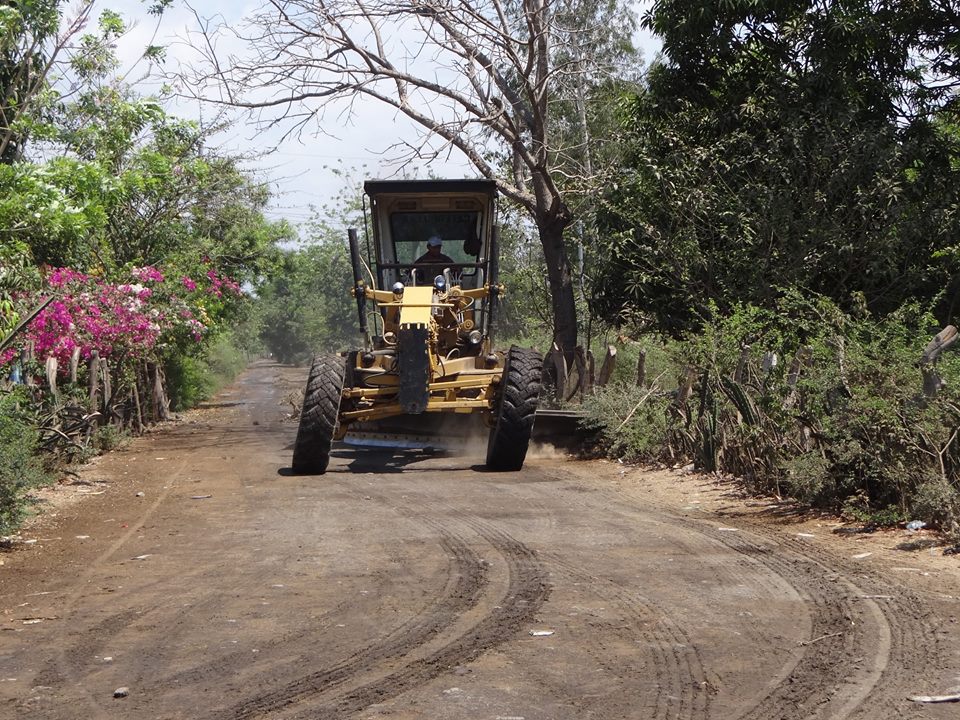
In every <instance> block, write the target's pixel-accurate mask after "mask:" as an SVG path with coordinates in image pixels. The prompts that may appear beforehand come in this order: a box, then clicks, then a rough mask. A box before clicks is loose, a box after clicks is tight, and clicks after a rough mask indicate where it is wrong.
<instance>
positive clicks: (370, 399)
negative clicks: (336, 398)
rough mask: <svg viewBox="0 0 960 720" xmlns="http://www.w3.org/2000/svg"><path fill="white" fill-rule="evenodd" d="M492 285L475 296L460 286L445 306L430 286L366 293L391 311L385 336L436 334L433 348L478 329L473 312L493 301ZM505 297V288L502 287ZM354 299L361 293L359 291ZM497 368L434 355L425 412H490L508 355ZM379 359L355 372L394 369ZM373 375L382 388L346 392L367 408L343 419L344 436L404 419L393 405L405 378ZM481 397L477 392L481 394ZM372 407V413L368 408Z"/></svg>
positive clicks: (345, 413)
mask: <svg viewBox="0 0 960 720" xmlns="http://www.w3.org/2000/svg"><path fill="white" fill-rule="evenodd" d="M490 290H491V287H490V285H485V286H484V287H482V288H475V289H470V290H464V289H461V288H460V287H459V286H454V287H452V288H450V289H449V290H448V291H447V292H446V293H444V294H443V295H441V298H440V301H439V302H438V301H436V300H435V299H434V293H435V290H434V288H433V287H432V286H430V285H421V286H408V287H405V288H404V290H403V292H402V293H394V292H393V291H391V290H375V289H373V288H370V287H363V294H364V296H365V297H366V298H367V299H368V300H371V301H373V302H374V303H375V304H376V305H377V307H378V308H379V309H385V310H386V313H385V315H384V318H383V320H384V335H385V336H386V335H387V333H398V332H399V331H400V329H401V328H404V327H427V328H429V330H430V338H431V345H432V346H436V344H437V343H438V342H441V343H442V342H449V339H450V338H453V339H455V338H456V335H457V332H458V331H460V330H462V329H467V330H469V329H472V328H474V327H475V325H474V317H473V312H474V311H473V306H474V305H475V303H476V301H477V300H479V299H483V298H486V297H488V296H489V295H490ZM498 290H499V291H500V292H501V293H502V292H503V287H502V286H498ZM353 292H354V294H355V295H356V293H357V292H359V290H358V289H354V291H353ZM489 353H490V349H489V347H488V346H487V345H486V344H485V346H484V347H483V348H482V352H481V355H482V356H483V355H488V354H489ZM496 355H497V358H498V361H497V364H496V365H495V366H493V367H489V366H486V365H484V366H481V365H482V364H483V361H482V360H481V359H480V357H478V356H472V355H471V356H466V357H456V358H442V357H440V356H438V355H436V354H434V353H431V354H430V376H431V378H432V381H431V382H430V384H429V386H428V393H429V396H428V400H427V405H426V408H425V409H424V412H427V413H444V412H449V413H474V412H477V411H478V410H480V411H489V410H490V409H491V406H492V402H493V398H494V390H495V386H496V385H497V384H498V383H499V382H500V376H501V374H502V372H503V357H502V353H497V354H496ZM383 363H384V361H383V360H382V359H381V358H380V357H379V356H378V358H377V359H376V360H375V361H374V365H372V366H370V367H363V366H362V365H360V364H359V360H358V364H357V366H356V367H355V372H357V373H358V374H360V376H361V377H362V374H363V373H364V372H365V371H373V372H375V373H376V371H378V370H386V369H387V367H388V366H386V365H385V364H383ZM388 373H389V371H387V372H384V373H382V374H381V373H377V374H373V375H372V376H371V377H370V378H369V379H367V380H364V382H367V383H369V384H371V385H376V387H348V388H344V390H343V398H344V399H345V400H346V399H349V400H353V401H355V402H356V404H358V405H361V407H359V408H357V409H353V410H348V411H341V413H340V427H339V428H338V435H339V436H341V437H342V436H343V435H344V434H345V433H346V432H347V427H346V426H347V425H350V424H353V423H359V422H369V421H374V420H383V419H385V418H389V417H393V416H395V415H402V414H403V410H402V409H401V407H400V404H399V403H398V402H391V401H390V398H392V397H395V396H396V395H397V393H398V392H399V388H400V378H399V377H398V376H397V375H395V374H388ZM478 390H479V392H476V391H478ZM464 392H470V393H471V394H475V395H476V396H475V397H462V396H461V394H462V393H464ZM363 405H366V407H363Z"/></svg>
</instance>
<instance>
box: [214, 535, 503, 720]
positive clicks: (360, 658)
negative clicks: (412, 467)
mask: <svg viewBox="0 0 960 720" xmlns="http://www.w3.org/2000/svg"><path fill="white" fill-rule="evenodd" d="M438 541H439V543H440V546H441V547H442V548H443V551H444V552H445V554H446V555H447V556H448V557H450V558H451V560H450V566H449V568H448V571H447V575H448V577H449V578H450V580H449V582H448V584H447V587H446V588H445V589H444V592H443V594H442V596H441V597H439V598H438V599H437V600H436V601H435V603H434V604H433V605H431V606H429V607H428V608H426V609H425V610H424V611H423V612H421V613H420V614H418V615H417V616H416V617H414V618H412V619H411V620H410V621H408V622H407V623H404V624H403V625H401V626H399V627H398V628H396V629H395V630H393V631H391V632H390V633H389V634H388V635H387V636H386V637H385V638H384V639H383V640H382V641H380V642H378V643H373V644H371V645H368V646H366V647H364V648H363V649H361V650H359V651H358V652H356V653H355V654H353V655H351V656H350V657H348V658H346V659H344V660H342V661H340V662H339V663H337V664H335V665H333V666H331V667H329V668H325V669H323V670H319V671H317V672H314V673H310V674H308V675H306V676H303V677H299V678H297V679H295V680H293V681H292V682H289V683H286V684H285V685H284V686H282V687H279V688H276V689H274V690H271V691H270V692H267V693H265V694H262V695H259V696H257V697H255V698H251V699H249V700H246V701H244V702H241V703H239V704H237V705H235V706H233V707H231V708H229V709H227V710H225V711H223V712H220V713H217V714H215V715H214V717H218V718H238V719H239V718H255V717H260V716H264V715H270V716H272V717H273V716H275V713H277V712H280V711H284V710H289V709H291V708H292V707H293V706H295V705H299V704H303V703H307V702H310V701H314V700H315V699H316V698H318V697H322V696H325V695H328V694H331V693H335V692H336V691H337V690H338V688H342V686H343V685H345V684H348V683H349V682H351V681H352V680H354V679H355V678H356V677H357V676H361V675H362V674H364V673H366V672H369V671H370V669H371V668H376V667H378V666H382V665H389V664H390V663H393V662H396V661H397V660H398V659H400V658H402V657H403V656H404V655H406V654H408V653H409V652H410V651H411V650H413V649H415V648H417V647H419V646H421V645H423V644H424V643H426V642H428V641H429V640H430V639H431V638H433V637H435V636H436V635H438V634H440V633H442V632H443V630H444V628H446V627H447V626H449V625H450V624H452V623H453V622H454V621H455V619H456V618H457V617H458V616H459V615H460V614H462V613H463V612H465V611H466V610H468V609H470V608H472V607H474V606H476V605H477V604H478V603H479V602H480V598H481V596H482V595H483V591H484V589H485V587H486V585H487V579H486V567H485V565H484V563H483V562H482V561H481V559H480V557H479V556H478V555H477V554H476V552H475V551H474V550H473V549H471V548H470V546H469V545H468V544H467V543H466V542H465V541H464V540H463V539H461V538H459V537H457V536H456V535H454V534H451V533H446V532H443V533H441V534H440V535H439V540H438ZM375 685H376V683H374V686H375ZM367 687H369V684H368V686H367ZM361 690H362V688H361ZM370 694H371V693H370V692H367V693H362V692H360V691H359V690H353V691H349V692H348V693H347V696H350V695H356V696H358V697H359V696H366V695H370ZM372 694H374V695H375V694H376V693H372ZM368 704H369V703H368ZM311 717H317V715H316V714H315V712H314V711H311Z"/></svg>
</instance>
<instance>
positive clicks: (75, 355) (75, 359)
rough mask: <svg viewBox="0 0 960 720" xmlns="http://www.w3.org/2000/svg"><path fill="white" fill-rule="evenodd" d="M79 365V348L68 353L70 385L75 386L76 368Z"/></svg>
mask: <svg viewBox="0 0 960 720" xmlns="http://www.w3.org/2000/svg"><path fill="white" fill-rule="evenodd" d="M79 365H80V348H79V347H75V348H74V349H73V352H72V353H70V384H71V385H76V384H77V367H78V366H79Z"/></svg>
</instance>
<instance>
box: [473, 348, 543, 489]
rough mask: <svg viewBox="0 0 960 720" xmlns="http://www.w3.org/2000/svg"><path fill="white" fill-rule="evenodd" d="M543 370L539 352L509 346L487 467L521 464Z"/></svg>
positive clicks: (512, 467)
mask: <svg viewBox="0 0 960 720" xmlns="http://www.w3.org/2000/svg"><path fill="white" fill-rule="evenodd" d="M542 372H543V357H542V356H541V355H540V353H538V352H537V351H536V350H528V349H526V348H520V347H517V346H516V345H514V346H513V347H511V348H510V352H509V353H507V363H506V367H504V369H503V378H502V380H501V381H500V390H499V397H498V399H497V410H496V422H495V423H494V426H493V428H492V429H491V430H490V439H489V441H488V442H487V469H489V470H495V471H498V472H502V471H512V470H519V469H520V468H522V467H523V461H524V459H525V458H526V457H527V447H529V445H530V434H531V433H532V432H533V418H534V415H535V414H536V412H537V403H538V402H539V399H540V376H541V374H542Z"/></svg>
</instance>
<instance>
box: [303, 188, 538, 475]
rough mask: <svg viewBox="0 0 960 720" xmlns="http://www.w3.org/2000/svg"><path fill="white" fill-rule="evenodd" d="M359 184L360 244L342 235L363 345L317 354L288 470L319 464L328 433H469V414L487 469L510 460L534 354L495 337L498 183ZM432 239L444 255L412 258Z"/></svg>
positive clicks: (518, 441)
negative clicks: (479, 433)
mask: <svg viewBox="0 0 960 720" xmlns="http://www.w3.org/2000/svg"><path fill="white" fill-rule="evenodd" d="M364 193H365V213H364V214H365V220H366V209H367V201H369V212H370V215H369V221H368V222H365V225H366V227H367V228H368V230H366V231H365V238H364V247H363V248H361V242H360V238H359V236H358V234H357V232H356V231H355V230H349V231H348V233H347V235H348V240H349V246H350V259H351V264H352V268H353V278H354V285H353V288H352V293H353V296H354V297H355V298H356V303H357V312H358V318H359V324H360V331H361V334H362V335H363V338H364V343H363V348H362V349H356V350H352V351H350V352H347V353H343V354H341V355H319V356H317V357H316V358H314V360H313V363H312V365H311V367H310V373H309V376H308V379H307V386H306V391H305V393H304V400H303V406H302V409H301V413H300V426H299V429H298V432H297V439H296V443H295V445H294V450H293V470H294V472H297V473H302V474H321V473H324V472H326V469H327V465H328V463H329V459H330V449H331V446H332V443H333V441H334V440H341V439H343V438H344V437H345V436H347V435H348V433H358V434H360V435H363V434H368V435H369V434H376V435H377V436H378V437H383V436H385V437H387V438H390V437H394V436H397V435H399V434H404V435H405V436H406V435H409V434H410V433H414V434H416V435H418V436H420V437H421V438H423V437H427V438H429V437H431V436H432V435H434V434H443V433H444V428H449V427H454V428H456V429H457V430H455V432H459V433H468V432H470V429H469V425H470V424H471V422H470V421H472V424H474V425H475V426H479V427H480V428H482V430H483V432H486V433H488V436H487V453H486V465H487V468H489V469H491V470H496V471H509V470H519V469H520V468H521V467H522V466H523V462H524V458H525V457H526V454H527V447H528V445H529V442H530V436H531V431H532V429H533V421H534V415H535V413H536V410H537V403H538V397H539V393H540V375H541V369H542V358H541V356H540V354H539V353H538V352H536V351H535V350H530V349H524V348H520V347H517V346H512V347H511V348H510V349H509V350H506V351H503V350H498V349H496V348H495V346H494V343H493V337H494V329H495V326H496V319H497V310H498V305H499V303H500V298H501V296H502V295H503V292H504V288H503V286H502V285H501V284H500V282H499V277H498V250H499V248H498V232H497V227H496V225H495V218H496V204H497V193H496V184H495V183H494V182H492V181H489V180H415V181H383V180H370V181H367V182H366V183H365V184H364ZM432 238H433V239H434V240H431V244H437V243H438V240H436V239H439V241H442V248H443V253H444V254H443V255H441V257H442V258H444V259H443V261H442V265H437V264H436V261H433V263H434V264H424V261H423V258H422V257H419V256H420V255H421V254H422V253H423V252H424V250H425V249H426V244H427V241H428V239H432ZM362 250H365V252H362ZM447 253H449V254H447ZM364 256H365V257H364ZM465 419H466V420H468V422H467V423H464V422H463V420H465ZM457 420H460V422H456V421H457ZM447 434H449V433H447ZM348 439H349V438H348Z"/></svg>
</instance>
